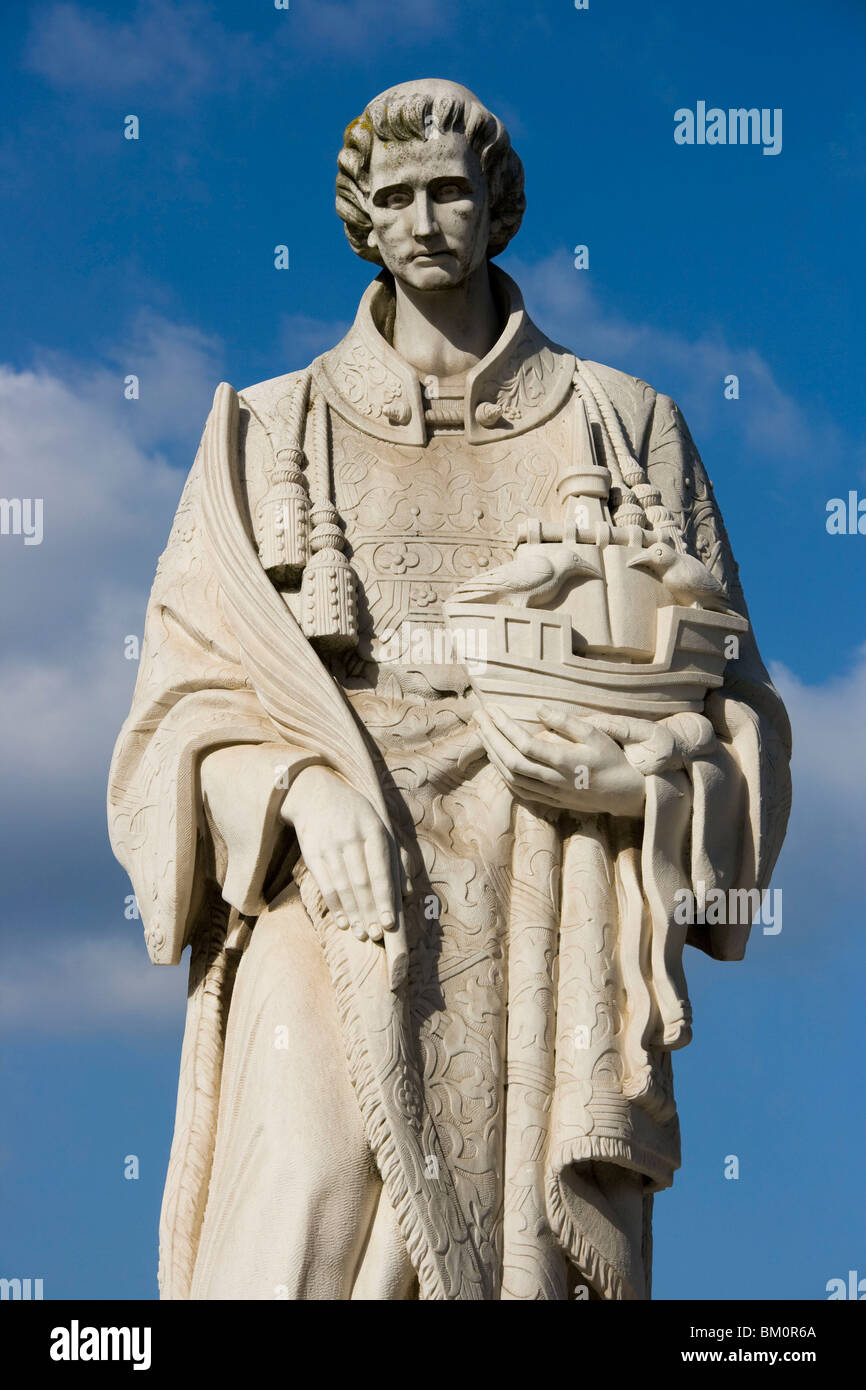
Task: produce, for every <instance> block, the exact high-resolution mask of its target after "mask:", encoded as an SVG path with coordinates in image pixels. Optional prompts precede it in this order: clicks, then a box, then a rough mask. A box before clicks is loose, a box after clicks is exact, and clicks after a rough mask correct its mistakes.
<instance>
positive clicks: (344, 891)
mask: <svg viewBox="0 0 866 1390" xmlns="http://www.w3.org/2000/svg"><path fill="white" fill-rule="evenodd" d="M330 863H331V881H332V883H333V885H334V887H335V888H336V890H337V893H338V894H339V897H340V902H341V903H342V905H343V912H344V913H345V915H346V917H347V918H348V919H349V925H350V926H351V928H352V931H353V932H354V933H355V935H356V936H359V935H360V932H359V930H358V928H359V927H363V920H364V919H363V913H362V912H361V909H360V908H359V906H358V900H357V898H356V897H355V886H354V881H353V878H352V875H351V873H350V872H349V869H348V866H347V864H346V860H345V857H344V855H343V854H342V853H341V852H340V851H339V850H337V851H335V853H334V856H333V857H332V858H331V860H330ZM366 935H367V933H366V931H364V936H366Z"/></svg>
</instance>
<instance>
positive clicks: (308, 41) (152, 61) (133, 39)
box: [27, 0, 456, 107]
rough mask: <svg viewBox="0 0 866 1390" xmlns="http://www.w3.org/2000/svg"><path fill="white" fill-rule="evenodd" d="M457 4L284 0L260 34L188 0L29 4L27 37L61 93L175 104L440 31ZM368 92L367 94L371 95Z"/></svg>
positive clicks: (34, 65) (37, 66) (35, 64)
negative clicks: (97, 6) (104, 7)
mask: <svg viewBox="0 0 866 1390" xmlns="http://www.w3.org/2000/svg"><path fill="white" fill-rule="evenodd" d="M455 14H456V7H455V6H454V4H453V3H449V0H438V3H436V4H431V3H430V0H403V2H402V3H401V4H400V6H399V9H398V10H395V7H394V4H393V0H291V8H290V9H289V10H288V11H276V10H274V9H273V7H272V6H271V5H270V4H268V6H266V8H265V16H266V17H267V18H270V19H272V21H273V23H272V28H271V31H270V34H269V35H268V37H267V38H258V37H256V36H254V35H253V34H252V33H248V32H243V31H240V30H237V29H232V28H229V27H227V26H226V25H225V24H223V23H222V21H221V20H220V18H219V13H218V8H216V7H214V6H212V5H207V4H197V3H191V2H190V0H183V3H180V2H179V0H139V3H138V4H137V5H136V6H135V8H134V9H132V10H131V12H129V13H128V15H124V17H123V18H122V19H118V18H115V17H113V16H109V15H105V14H102V13H100V12H99V11H97V10H93V9H90V8H88V7H86V6H84V5H79V4H74V3H61V4H54V5H49V6H47V7H44V8H40V9H38V10H37V11H36V13H35V15H34V19H33V23H32V26H31V30H30V34H29V38H28V44H27V63H28V66H29V67H30V68H31V70H32V71H34V72H36V73H38V74H39V75H40V76H41V77H42V78H44V79H45V80H46V81H47V82H50V83H51V84H52V85H53V86H55V87H57V88H59V89H61V90H62V91H77V92H81V93H85V94H87V95H91V96H104V97H112V98H115V99H116V98H120V97H124V98H131V97H133V96H135V95H138V94H141V93H143V92H146V93H147V96H148V101H149V104H150V106H151V107H153V106H157V107H158V106H179V105H183V104H185V103H188V102H190V101H193V100H195V99H196V98H199V97H201V96H202V95H203V94H204V93H207V92H225V91H229V92H231V91H238V90H240V89H241V86H242V84H243V85H244V86H250V85H251V84H256V85H257V86H261V85H266V86H269V87H271V86H273V84H274V83H276V82H278V81H280V80H282V79H283V78H284V77H285V76H286V75H287V73H288V72H289V71H290V69H291V67H292V65H294V64H296V63H297V61H298V60H299V59H301V60H303V59H304V58H305V57H306V58H310V57H317V58H322V57H327V56H328V55H329V54H330V53H334V52H337V53H340V54H345V53H352V52H356V51H358V50H363V51H364V52H365V53H366V54H369V53H370V52H371V50H375V49H376V48H379V47H387V48H388V49H394V48H399V47H404V46H406V45H408V44H411V43H413V42H416V41H419V40H421V41H423V39H424V38H426V37H428V36H430V35H432V34H435V33H439V32H441V31H442V30H444V29H445V28H447V27H448V26H449V24H450V23H451V21H452V20H453V18H454V15H455ZM370 95H371V96H373V95H374V93H372V92H371V93H370Z"/></svg>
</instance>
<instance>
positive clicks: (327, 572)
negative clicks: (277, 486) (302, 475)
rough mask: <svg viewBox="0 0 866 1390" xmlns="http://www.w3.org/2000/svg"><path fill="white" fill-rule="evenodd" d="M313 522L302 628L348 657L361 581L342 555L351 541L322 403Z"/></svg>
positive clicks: (317, 409) (314, 417) (318, 403)
mask: <svg viewBox="0 0 866 1390" xmlns="http://www.w3.org/2000/svg"><path fill="white" fill-rule="evenodd" d="M311 427H312V428H311V433H312V438H311V449H310V475H311V491H312V494H313V507H312V511H311V512H310V521H311V522H312V525H313V532H312V535H311V537H310V549H311V551H312V558H311V559H310V560H309V562H308V563H307V565H306V568H305V569H304V576H303V580H302V581H301V626H302V627H303V630H304V634H305V636H307V637H309V638H310V640H311V641H312V642H314V643H315V645H316V646H317V647H319V648H321V649H323V650H325V651H344V650H346V649H347V648H350V647H354V646H356V645H357V642H358V593H357V577H356V575H355V571H354V570H353V568H352V566H351V564H350V563H349V559H348V557H347V556H346V555H345V554H344V553H343V552H344V549H345V545H346V538H345V536H344V535H343V528H342V526H341V525H340V518H339V515H338V513H337V509H336V507H335V506H334V503H333V500H332V495H331V493H332V484H331V450H330V430H329V424H328V407H327V405H326V403H325V401H324V399H323V398H322V397H321V396H320V397H317V398H316V400H315V402H314V403H313V409H312V413H311Z"/></svg>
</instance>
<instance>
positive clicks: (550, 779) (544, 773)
mask: <svg viewBox="0 0 866 1390" xmlns="http://www.w3.org/2000/svg"><path fill="white" fill-rule="evenodd" d="M478 722H479V726H480V727H481V728H482V729H483V730H484V737H485V740H486V742H487V746H488V751H490V752H492V753H495V754H496V756H497V758H498V759H499V760H500V762H502V763H504V764H505V766H506V767H507V768H508V770H509V774H510V775H511V776H523V777H537V778H538V779H539V781H541V782H547V783H549V785H550V786H558V785H559V783H560V782H561V780H562V778H561V776H560V774H559V773H558V772H557V771H556V770H555V769H554V768H552V767H549V766H547V765H545V764H544V763H540V762H539V763H536V762H532V761H530V759H529V758H527V757H525V756H524V754H523V753H521V752H520V751H519V749H517V748H515V747H514V744H513V743H511V741H510V740H509V739H507V738H506V737H505V736H504V734H501V733H500V732H499V730H498V729H497V728H496V726H495V724H493V723H492V722H491V721H490V720H489V719H487V718H486V716H485V715H483V714H481V715H479V716H478ZM500 771H501V769H500Z"/></svg>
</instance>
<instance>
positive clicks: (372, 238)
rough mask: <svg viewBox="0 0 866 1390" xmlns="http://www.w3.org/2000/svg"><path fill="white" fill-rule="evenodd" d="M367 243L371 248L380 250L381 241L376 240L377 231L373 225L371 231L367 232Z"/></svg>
mask: <svg viewBox="0 0 866 1390" xmlns="http://www.w3.org/2000/svg"><path fill="white" fill-rule="evenodd" d="M367 245H368V246H369V248H370V250H371V251H378V250H379V243H378V241H377V240H376V233H375V232H374V231H373V228H372V227H371V228H370V230H369V232H368V233H367Z"/></svg>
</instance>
